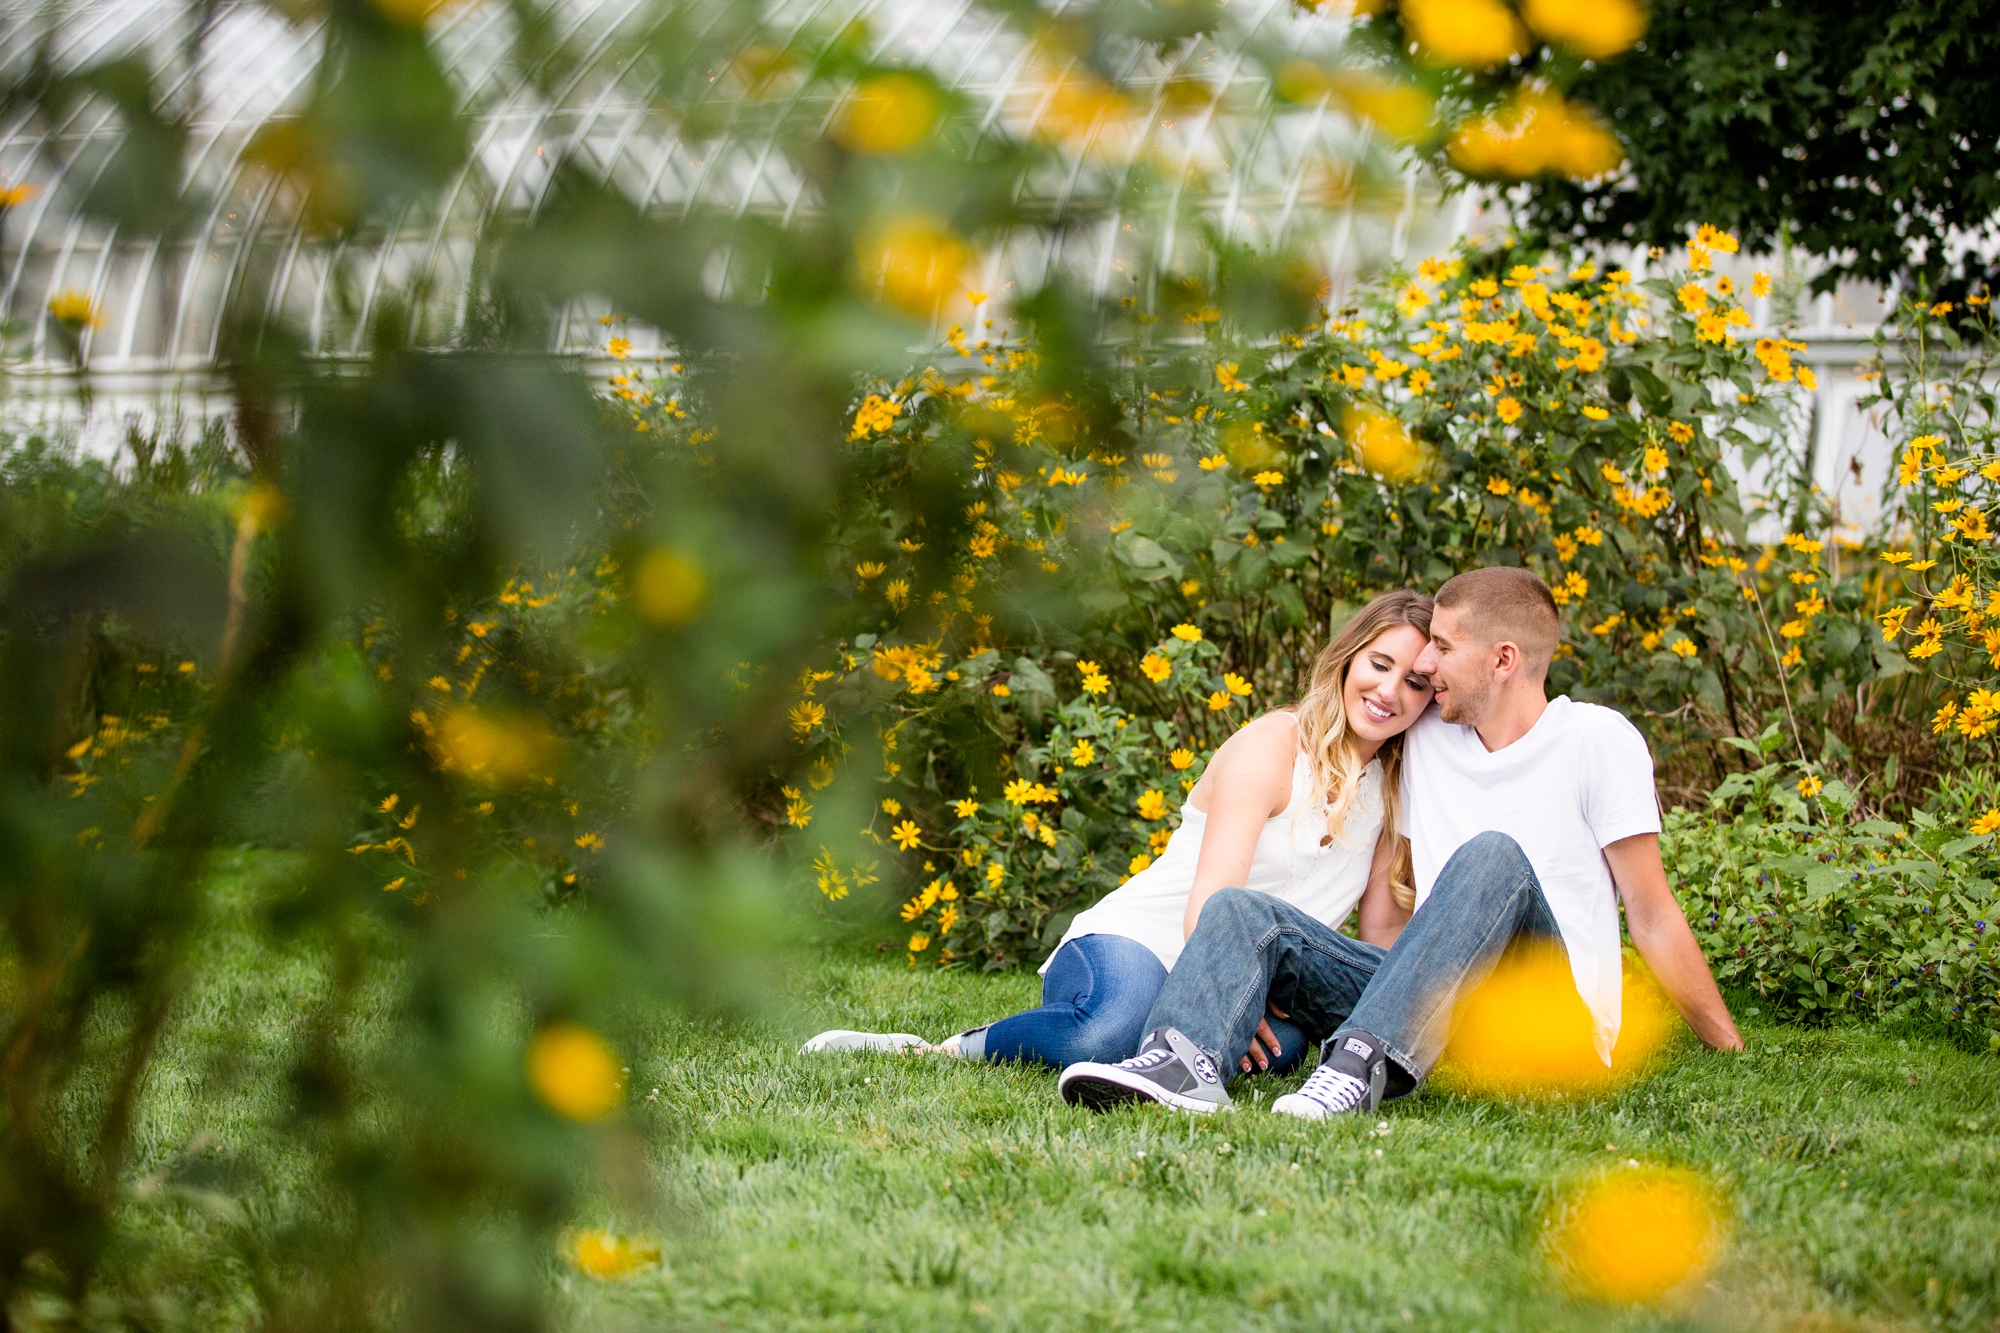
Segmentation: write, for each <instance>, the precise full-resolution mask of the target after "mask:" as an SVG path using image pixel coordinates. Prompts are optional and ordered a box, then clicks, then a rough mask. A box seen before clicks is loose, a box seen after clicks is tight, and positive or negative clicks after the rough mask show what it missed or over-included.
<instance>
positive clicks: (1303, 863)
mask: <svg viewBox="0 0 2000 1333" xmlns="http://www.w3.org/2000/svg"><path fill="white" fill-rule="evenodd" d="M1310 788H1311V778H1310V771H1309V769H1308V768H1307V765H1306V757H1305V756H1304V755H1303V754H1301V755H1299V756H1298V758H1297V759H1296V760H1295V761H1294V762H1293V765H1292V799H1291V800H1290V801H1289V802H1288V803H1287V804H1286V806H1285V808H1284V809H1283V810H1282V811H1280V812H1279V813H1278V814H1276V815H1274V816H1273V817H1272V818H1270V819H1269V820H1266V821H1265V824H1264V827H1263V830H1262V831H1261V832H1259V833H1258V835H1257V848H1256V852H1255V853H1254V854H1253V855H1252V857H1251V859H1250V873H1249V875H1248V876H1246V877H1245V879H1244V882H1243V884H1242V885H1241V886H1240V887H1242V888H1246V889H1255V890H1257V891H1258V892H1260V893H1268V894H1271V895H1272V896H1273V897H1277V898H1282V899H1284V900H1285V901H1286V902H1289V903H1292V904H1294V905H1295V906H1297V907H1298V908H1300V909H1301V910H1302V911H1304V912H1306V913H1308V914H1309V915H1311V916H1313V917H1314V918H1316V919H1317V920H1319V921H1323V922H1325V923H1326V924H1327V925H1328V926H1331V927H1333V928H1335V929H1338V928H1339V927H1340V925H1341V923H1342V922H1344V921H1346V920H1347V916H1348V914H1349V913H1350V912H1352V911H1353V910H1354V905H1355V904H1356V903H1358V902H1360V901H1361V893H1362V890H1364V889H1365V888H1367V887H1368V867H1369V865H1370V864H1371V863H1372V861H1373V859H1374V855H1375V843H1376V840H1377V839H1378V838H1379V837H1380V835H1381V832H1382V764H1381V761H1379V760H1373V761H1370V763H1369V765H1368V767H1367V768H1365V769H1363V770H1362V772H1361V783H1360V788H1359V790H1358V791H1356V792H1355V796H1354V804H1352V805H1350V806H1349V807H1348V809H1347V821H1346V825H1345V827H1344V828H1342V830H1341V836H1340V837H1338V838H1335V839H1334V840H1333V841H1332V842H1331V843H1330V844H1328V845H1326V846H1321V845H1320V839H1321V838H1323V837H1325V836H1326V809H1325V807H1324V806H1321V807H1318V808H1315V809H1311V810H1308V809H1306V808H1305V806H1306V802H1307V800H1308V799H1309V792H1310ZM1207 827H1208V815H1207V814H1206V813H1205V812H1203V811H1200V810H1197V809H1195V808H1194V807H1193V806H1192V805H1185V804H1184V805H1182V806H1181V826H1180V827H1179V828H1177V829H1175V830H1174V833H1173V836H1172V837H1171V838H1169V839H1168V840H1167V845H1166V846H1165V847H1164V848H1162V849H1161V851H1160V855H1159V859H1157V860H1156V861H1154V862H1153V863H1152V864H1151V865H1149V866H1147V867H1146V868H1145V869H1144V870H1141V871H1140V872H1139V873H1138V874H1136V875H1134V876H1132V878H1130V879H1128V880H1126V881H1125V882H1124V883H1123V884H1121V885H1119V886H1118V887H1117V888H1115V889H1113V890H1112V891H1111V892H1110V893H1107V894H1105V895H1104V897H1102V898H1100V899H1098V900H1097V903H1096V904H1095V905H1094V906H1092V907H1090V908H1088V909H1086V910H1085V911H1082V912H1079V913H1077V915H1076V919H1075V920H1074V921H1072V922H1070V925H1069V929H1068V930H1067V931H1065V932H1064V933H1063V937H1062V939H1061V940H1059V941H1057V943H1056V948H1058V949H1060V948H1061V947H1062V946H1063V945H1064V944H1067V943H1068V942H1069V941H1071V940H1073V939H1076V938H1077V937H1078V936H1080V935H1123V936H1125V937H1126V938H1127V939H1132V940H1137V941H1138V942H1139V943H1141V944H1143V945H1145V946H1146V947H1147V948H1148V949H1151V950H1152V951H1153V953H1154V954H1155V955H1156V956H1157V957H1158V958H1159V960H1160V961H1161V962H1162V963H1164V964H1165V965H1166V966H1167V968H1168V970H1169V971H1171V970H1172V969H1173V966H1174V961H1175V960H1176V959H1178V958H1179V957H1180V954H1181V946H1182V945H1183V944H1185V943H1186V940H1185V939H1184V938H1183V937H1182V935H1181V917H1182V915H1183V914H1184V913H1185V912H1186V910H1187V900H1188V894H1189V893H1191V892H1193V890H1194V869H1195V864H1196V862H1198V861H1199V860H1200V859H1201V839H1202V834H1203V832H1204V831H1205V830H1206V829H1207ZM1052 956H1053V955H1052ZM1048 967H1049V965H1048V963H1047V962H1046V961H1044V962H1043V963H1042V966H1041V970H1042V971H1044V972H1046V971H1048Z"/></svg>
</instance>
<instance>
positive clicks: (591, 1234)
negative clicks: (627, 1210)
mask: <svg viewBox="0 0 2000 1333" xmlns="http://www.w3.org/2000/svg"><path fill="white" fill-rule="evenodd" d="M568 1258H569V1261H570V1262H571V1263H572V1264H574V1265H576V1267H577V1268H578V1270H580V1271H581V1272H584V1273H587V1274H589V1275H590V1276H591V1277H594V1278H602V1279H604V1280H605V1281H616V1280H618V1279H620V1278H628V1277H631V1276H632V1275H633V1274H634V1273H639V1272H643V1271H645V1270H646V1269H648V1268H653V1267H656V1266H657V1265H658V1264H659V1262H660V1245H659V1242H658V1241H651V1240H634V1239H633V1238H631V1237H630V1236H620V1235H618V1234H617V1233H615V1232H611V1231H603V1230H597V1229H592V1230H589V1231H579V1232H577V1233H576V1235H575V1236H574V1237H573V1238H571V1240H570V1243H569V1248H568Z"/></svg>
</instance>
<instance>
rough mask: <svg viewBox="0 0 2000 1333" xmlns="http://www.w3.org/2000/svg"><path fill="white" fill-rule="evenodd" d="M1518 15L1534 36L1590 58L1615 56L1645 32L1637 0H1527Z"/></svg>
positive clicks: (1642, 11) (1644, 20)
mask: <svg viewBox="0 0 2000 1333" xmlns="http://www.w3.org/2000/svg"><path fill="white" fill-rule="evenodd" d="M1521 16H1522V17H1523V18H1525V19H1527V20H1528V26H1529V27H1531V28H1533V29H1534V30H1535V32H1536V34H1537V35H1539V36H1541V37H1545V38H1547V39H1548V40H1550V41H1552V42H1560V43H1562V44H1564V45H1566V46H1568V47H1570V48H1571V49H1573V50H1574V51H1575V52H1576V53H1577V54H1578V55H1580V56H1583V57H1585V58H1586V59H1589V60H1603V59H1605V58H1606V57H1607V56H1615V55H1617V54H1618V53H1619V52H1620V51H1623V50H1625V49H1626V48H1627V47H1629V46H1631V45H1632V44H1633V43H1634V42H1636V41H1638V40H1639V38H1640V36H1641V35H1642V34H1643V33H1644V32H1645V31H1646V11H1645V10H1644V9H1642V8H1641V7H1640V6H1639V5H1638V4H1637V3H1636V0H1527V3H1525V4H1524V5H1522V6H1521Z"/></svg>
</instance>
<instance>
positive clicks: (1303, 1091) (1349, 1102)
mask: <svg viewBox="0 0 2000 1333" xmlns="http://www.w3.org/2000/svg"><path fill="white" fill-rule="evenodd" d="M1299 1096H1301V1097H1310V1098H1312V1100H1314V1101H1316V1102H1318V1103H1319V1104H1320V1105H1321V1106H1324V1107H1325V1108H1326V1109H1327V1110H1328V1111H1329V1112H1331V1113H1333V1114H1335V1115H1339V1114H1342V1113H1344V1112H1347V1111H1352V1110H1354V1109H1355V1108H1356V1107H1358V1106H1360V1105H1361V1103H1362V1102H1363V1101H1365V1100H1367V1097H1368V1085H1367V1084H1366V1083H1363V1082H1362V1081H1361V1080H1360V1079H1358V1078H1356V1077H1354V1075H1352V1074H1343V1073H1341V1072H1340V1071H1339V1070H1338V1069H1329V1068H1327V1067H1326V1066H1325V1065H1321V1066H1320V1067H1319V1068H1318V1069H1315V1070H1313V1071H1312V1077H1311V1078H1308V1079H1307V1080H1306V1085H1305V1086H1304V1087H1303V1088H1300V1089H1299Z"/></svg>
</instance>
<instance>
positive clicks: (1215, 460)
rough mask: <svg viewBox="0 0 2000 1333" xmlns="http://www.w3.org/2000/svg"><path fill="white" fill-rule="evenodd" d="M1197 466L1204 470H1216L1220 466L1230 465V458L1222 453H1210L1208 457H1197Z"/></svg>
mask: <svg viewBox="0 0 2000 1333" xmlns="http://www.w3.org/2000/svg"><path fill="white" fill-rule="evenodd" d="M1195 466H1196V467H1198V468H1200V469H1201V470H1202V471H1203V472H1214V471H1215V470H1216V469H1218V468H1225V467H1228V466H1229V459H1228V458H1227V457H1225V456H1224V455H1222V454H1210V455H1209V456H1208V457H1207V458H1202V459H1197V460H1196V461H1195Z"/></svg>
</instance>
